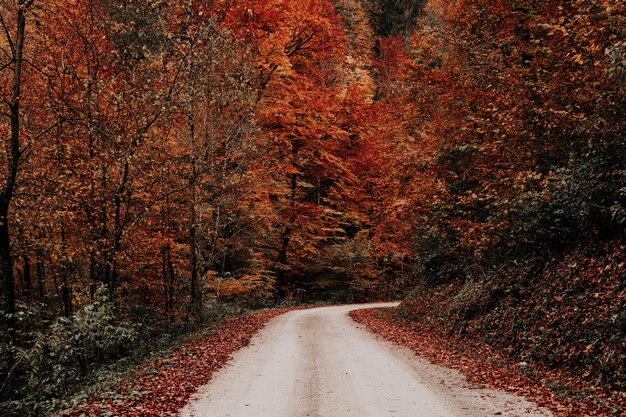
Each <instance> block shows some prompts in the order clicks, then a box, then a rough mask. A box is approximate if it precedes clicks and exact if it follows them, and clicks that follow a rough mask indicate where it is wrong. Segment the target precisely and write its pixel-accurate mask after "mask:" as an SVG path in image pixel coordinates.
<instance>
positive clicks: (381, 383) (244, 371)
mask: <svg viewBox="0 0 626 417" xmlns="http://www.w3.org/2000/svg"><path fill="white" fill-rule="evenodd" d="M391 305H392V304H377V305H376V306H391ZM370 306H374V305H359V306H340V307H323V308H316V309H311V310H299V311H292V312H290V313H287V314H285V315H283V316H281V317H278V318H277V319H274V321H272V322H271V323H270V325H268V327H266V328H265V329H264V330H262V331H261V333H260V334H259V335H257V336H256V337H255V339H254V340H253V342H252V344H251V345H250V346H248V347H246V348H244V349H242V350H241V351H240V352H238V353H237V354H236V355H235V357H234V358H233V361H232V362H231V363H230V364H229V365H227V366H226V368H224V369H223V370H222V371H221V372H220V373H218V374H217V375H216V376H215V377H214V378H213V380H212V381H211V383H210V384H208V385H207V386H205V387H203V388H202V389H201V390H200V391H199V392H198V393H197V394H196V396H195V397H194V398H193V399H192V401H191V403H190V404H188V405H187V406H186V407H185V409H183V410H182V413H181V415H182V416H183V417H192V416H193V417H203V416H206V417H209V416H210V417H383V416H393V417H485V416H493V415H502V416H526V417H528V416H548V415H550V414H549V413H548V412H546V411H545V410H543V411H542V410H539V409H538V408H537V407H536V406H534V405H533V404H531V403H528V402H527V401H525V400H524V399H522V398H518V397H514V396H511V395H508V394H505V393H501V392H497V391H490V390H481V389H474V388H473V387H471V386H469V385H468V384H467V383H466V381H465V379H464V378H463V377H462V376H461V375H460V374H458V373H457V372H456V371H452V370H449V369H445V368H441V367H439V366H436V365H432V364H430V363H427V362H425V361H423V360H421V359H419V358H417V357H416V356H415V355H414V354H412V353H411V352H409V351H407V350H404V349H400V348H397V347H393V346H391V345H389V344H387V343H386V342H383V341H381V340H379V339H377V338H376V337H375V336H374V335H372V334H371V333H369V332H367V331H365V330H362V329H360V328H359V327H358V325H357V324H356V323H354V322H353V321H352V320H351V319H350V318H349V317H347V316H346V313H347V312H349V311H350V310H353V309H357V308H364V307H370Z"/></svg>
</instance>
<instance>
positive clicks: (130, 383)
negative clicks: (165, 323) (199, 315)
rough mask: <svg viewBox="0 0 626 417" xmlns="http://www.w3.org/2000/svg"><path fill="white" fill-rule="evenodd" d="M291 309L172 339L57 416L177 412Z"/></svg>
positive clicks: (235, 318) (237, 318)
mask: <svg viewBox="0 0 626 417" xmlns="http://www.w3.org/2000/svg"><path fill="white" fill-rule="evenodd" d="M291 309H293V307H291V308H276V309H268V310H262V311H257V312H253V313H248V314H243V315H237V316H230V317H228V318H224V319H223V320H222V321H221V322H220V323H219V324H218V325H217V326H212V327H210V328H205V329H203V330H202V331H200V332H198V333H196V334H194V335H193V336H189V337H187V338H184V339H180V340H178V341H177V342H176V343H172V344H171V345H170V346H168V347H167V348H165V349H163V350H161V351H158V352H155V354H153V355H151V358H150V359H147V358H146V360H144V361H143V362H142V363H141V364H137V365H136V366H134V367H133V368H132V369H128V368H127V369H126V370H125V371H124V370H122V369H121V368H120V369H119V373H118V374H117V375H116V376H115V377H114V378H109V379H108V380H107V381H106V382H105V383H103V384H94V385H92V386H91V387H90V388H89V389H88V390H83V391H82V392H81V394H80V395H78V396H75V397H73V398H72V400H71V403H72V404H73V405H72V406H71V407H70V408H68V409H65V410H64V411H61V412H58V413H56V414H54V415H56V416H71V417H79V416H94V417H95V416H102V417H104V416H168V415H172V416H173V415H176V414H177V412H178V410H179V409H180V408H182V406H183V405H184V404H185V403H186V402H187V401H188V399H189V397H190V396H191V395H192V394H193V392H195V390H196V389H197V388H198V387H199V386H201V385H204V384H206V383H207V382H208V381H209V380H210V378H211V376H212V374H213V373H214V372H215V371H217V370H219V369H220V368H221V367H222V366H224V364H226V362H228V360H229V359H230V357H231V355H232V354H233V353H234V352H236V351H237V350H239V349H240V348H242V347H244V346H246V345H247V344H248V343H249V341H250V339H251V338H252V337H253V336H254V335H255V334H256V333H257V332H258V331H259V330H260V329H261V328H262V327H263V326H264V325H265V324H266V323H267V322H268V321H269V320H270V319H272V318H274V317H276V316H278V315H281V314H283V313H285V312H287V311H289V310H291Z"/></svg>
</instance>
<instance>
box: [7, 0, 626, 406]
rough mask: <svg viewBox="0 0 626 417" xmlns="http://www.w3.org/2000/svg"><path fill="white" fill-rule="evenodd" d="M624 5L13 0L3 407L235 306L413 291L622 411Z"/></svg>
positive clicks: (457, 326)
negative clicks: (620, 408)
mask: <svg viewBox="0 0 626 417" xmlns="http://www.w3.org/2000/svg"><path fill="white" fill-rule="evenodd" d="M625 16H626V6H625V5H624V3H623V2H622V1H619V0H545V1H535V0H520V1H512V0H511V1H509V0H445V1H444V0H428V1H427V0H300V1H292V0H125V1H117V0H45V1H44V0H1V1H0V138H1V140H2V147H1V148H0V187H1V188H0V275H1V276H2V282H1V283H0V288H1V289H2V299H1V300H0V313H1V317H2V323H1V329H2V332H1V334H0V414H2V415H16V416H17V415H20V416H25V415H48V414H50V413H52V412H54V411H57V410H58V409H60V408H64V407H68V406H69V405H70V404H68V403H64V402H63V400H62V399H67V398H68V397H69V396H70V394H71V393H74V392H75V391H76V387H77V385H76V384H77V381H78V384H79V385H81V384H86V383H87V382H85V381H90V383H93V382H94V381H95V380H97V379H98V378H99V376H98V375H100V374H101V373H103V370H105V371H106V372H113V371H111V368H113V367H114V366H115V364H116V363H120V362H119V361H120V360H138V359H137V357H140V356H143V355H146V353H145V352H147V351H149V350H150V349H152V347H153V346H155V345H161V344H163V345H164V346H171V345H172V344H175V343H178V342H176V341H177V340H179V339H181V338H182V339H184V338H186V337H189V335H190V334H193V333H194V332H197V331H198V330H199V329H202V328H205V327H206V326H207V325H211V323H215V322H219V321H220V320H222V319H223V318H224V317H226V316H232V315H238V314H242V313H243V312H248V311H252V310H258V309H261V308H269V307H276V306H280V307H287V306H297V305H303V304H310V303H334V304H339V303H353V302H367V301H375V300H387V301H391V300H400V299H403V300H404V301H403V303H402V304H401V306H400V307H399V308H398V309H397V311H396V312H395V313H394V315H395V319H400V318H401V319H402V320H404V322H406V323H409V324H410V325H412V326H414V327H415V326H426V327H428V328H429V329H433V328H437V329H438V332H440V333H442V334H445V335H449V336H451V337H458V338H466V339H471V340H478V341H481V343H485V344H488V345H489V346H492V347H493V348H494V349H500V350H501V351H503V352H506V354H507V355H509V357H511V358H514V359H515V360H517V362H519V361H525V362H524V363H526V362H529V363H537V364H540V366H541V367H547V368H548V369H554V370H557V371H562V370H565V371H566V373H567V374H568V375H569V376H571V381H573V382H572V384H575V386H577V387H586V388H585V389H590V390H591V391H593V392H595V393H602V394H601V395H600V394H598V396H597V398H596V397H593V395H591V394H589V396H588V397H589V398H591V399H590V400H589V401H590V402H591V403H592V405H591V406H590V407H592V408H593V407H595V408H593V409H594V410H596V413H598V414H595V415H619V414H618V413H619V412H620V410H619V405H617V406H616V405H615V404H619V403H620V402H621V401H623V399H624V397H623V394H624V391H625V390H626V368H625V365H624V364H625V362H626V361H624V354H625V345H626V266H625V262H626V239H625V234H624V232H625V230H626V163H625V161H626V140H625V139H624V133H625V132H626V129H625V128H626V113H625V109H626V18H625ZM390 320H391V319H390ZM157 341H158V342H157ZM129 358H135V359H129ZM123 366H126V365H123ZM542 369H543V368H542ZM569 376H568V378H569ZM81 381H82V382H81ZM568 381H570V380H569V379H568ZM589 387H592V388H589ZM581 389H582V388H581ZM591 391H590V392H591ZM594 395H595V394H594ZM598 398H601V399H598ZM620 398H621V400H620ZM622 405H623V402H622ZM603 407H604V408H603ZM590 409H591V408H590ZM598 410H600V411H598ZM616 410H617V411H616ZM621 411H623V410H621ZM611 413H614V414H611ZM83 415H85V414H83ZM103 415H106V414H103ZM111 415H113V414H111ZM137 415H139V414H137ZM146 415H147V414H146ZM580 415H582V414H580Z"/></svg>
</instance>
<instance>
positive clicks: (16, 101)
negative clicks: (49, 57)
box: [0, 0, 26, 343]
mask: <svg viewBox="0 0 626 417" xmlns="http://www.w3.org/2000/svg"><path fill="white" fill-rule="evenodd" d="M24 9H25V5H24V1H23V0H20V1H18V10H17V33H16V37H15V42H14V43H12V46H13V48H12V51H13V56H12V58H13V91H12V97H11V102H10V103H8V104H9V110H10V120H11V138H10V141H11V143H10V146H9V152H8V153H9V155H7V165H8V167H7V168H8V170H7V173H8V175H7V180H6V183H5V184H4V187H3V189H2V192H0V269H1V271H0V273H2V275H3V281H4V290H5V298H6V310H7V311H6V313H7V315H8V319H7V325H8V326H7V327H8V329H7V330H8V334H9V337H10V338H11V340H12V341H13V342H14V343H15V341H16V335H17V319H16V316H15V313H16V307H15V275H14V272H13V256H12V253H11V235H10V229H9V208H10V205H11V199H12V198H13V193H14V191H15V183H16V181H17V174H18V169H19V163H20V157H21V150H20V98H21V97H20V96H21V89H22V63H23V54H24V40H25V37H26V14H25V10H24ZM8 36H9V35H8V34H7V37H8ZM8 41H9V42H12V40H11V39H8Z"/></svg>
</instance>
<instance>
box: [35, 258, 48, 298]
mask: <svg viewBox="0 0 626 417" xmlns="http://www.w3.org/2000/svg"><path fill="white" fill-rule="evenodd" d="M36 270H37V291H38V292H39V298H40V299H42V300H43V298H44V297H45V295H46V269H45V264H44V263H43V261H42V260H40V259H38V260H37V266H36Z"/></svg>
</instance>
